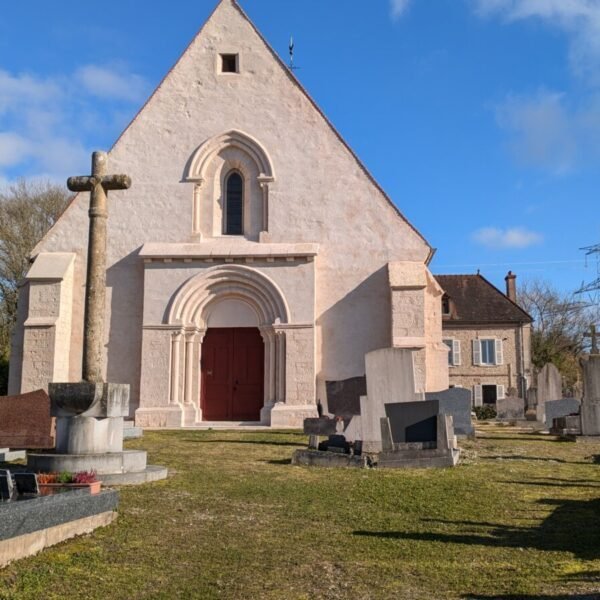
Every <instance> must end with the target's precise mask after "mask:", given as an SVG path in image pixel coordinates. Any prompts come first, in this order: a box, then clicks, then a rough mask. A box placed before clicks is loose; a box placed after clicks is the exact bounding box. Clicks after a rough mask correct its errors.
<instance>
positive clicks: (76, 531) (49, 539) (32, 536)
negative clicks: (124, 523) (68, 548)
mask: <svg viewBox="0 0 600 600" xmlns="http://www.w3.org/2000/svg"><path fill="white" fill-rule="evenodd" d="M116 518H117V513H116V512H115V511H112V510H111V511H107V512H103V513H100V514H98V515H92V516H90V517H84V518H82V519H78V520H76V521H70V522H68V523H63V524H61V525H56V526H54V527H49V528H48V529H42V530H41V531H34V532H32V533H27V534H25V535H20V536H18V537H14V538H11V539H9V540H2V541H0V569H1V568H2V567H5V566H6V565H8V564H9V563H11V562H13V561H15V560H20V559H21V558H26V557H27V556H33V555H34V554H37V553H38V552H41V551H42V550H43V549H44V548H48V547H49V546H55V545H56V544H60V543H61V542H64V541H65V540H68V539H70V538H73V537H76V536H78V535H84V534H86V533H91V532H92V531H94V530H95V529H98V527H106V526H107V525H110V524H111V523H112V522H113V521H114V520H115V519H116Z"/></svg>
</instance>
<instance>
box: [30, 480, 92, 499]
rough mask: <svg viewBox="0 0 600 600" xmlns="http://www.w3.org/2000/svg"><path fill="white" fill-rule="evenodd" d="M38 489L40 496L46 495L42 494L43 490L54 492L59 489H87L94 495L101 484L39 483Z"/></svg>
mask: <svg viewBox="0 0 600 600" xmlns="http://www.w3.org/2000/svg"><path fill="white" fill-rule="evenodd" d="M38 487H39V488H40V494H41V495H42V496H44V495H46V494H44V491H45V490H56V489H59V488H67V489H73V490H78V489H85V488H88V489H89V490H90V494H92V495H94V494H97V493H98V492H99V491H100V488H101V487H102V482H101V481H93V482H92V483H40V484H39V485H38Z"/></svg>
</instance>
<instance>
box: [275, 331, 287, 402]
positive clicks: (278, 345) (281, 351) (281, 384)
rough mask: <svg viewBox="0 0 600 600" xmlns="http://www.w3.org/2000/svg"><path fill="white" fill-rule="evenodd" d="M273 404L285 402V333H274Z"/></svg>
mask: <svg viewBox="0 0 600 600" xmlns="http://www.w3.org/2000/svg"><path fill="white" fill-rule="evenodd" d="M275 363H276V367H275V373H276V380H275V402H285V331H281V330H279V331H275Z"/></svg>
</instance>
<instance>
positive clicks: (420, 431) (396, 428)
mask: <svg viewBox="0 0 600 600" xmlns="http://www.w3.org/2000/svg"><path fill="white" fill-rule="evenodd" d="M385 412H386V416H387V418H388V419H389V422H390V430H391V434H392V440H393V441H394V443H395V444H413V443H424V444H437V416H438V414H440V403H439V402H438V401H437V400H421V401H420V402H402V403H396V404H386V405H385Z"/></svg>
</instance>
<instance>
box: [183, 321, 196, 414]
mask: <svg viewBox="0 0 600 600" xmlns="http://www.w3.org/2000/svg"><path fill="white" fill-rule="evenodd" d="M197 335H198V334H197V333H196V332H195V331H192V332H191V333H189V332H188V333H186V334H185V395H184V400H183V401H184V403H185V404H193V394H194V354H195V347H194V345H195V343H196V337H197Z"/></svg>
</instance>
